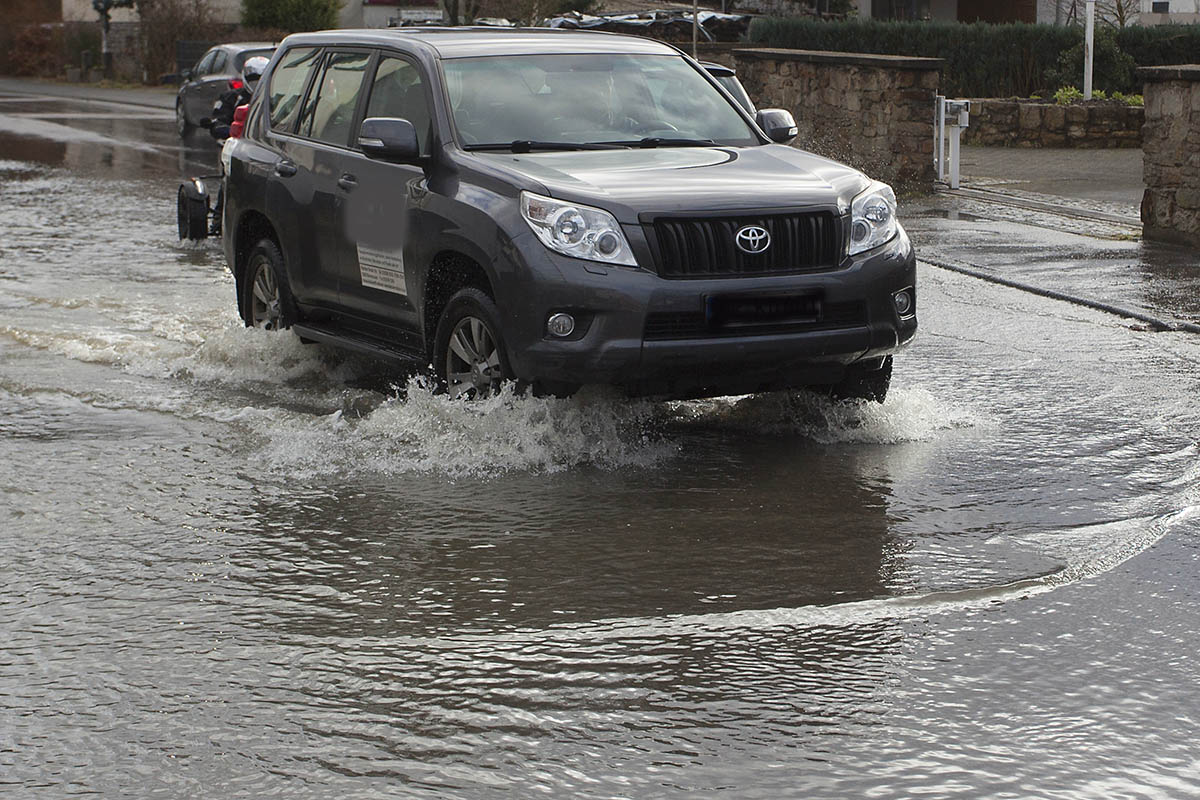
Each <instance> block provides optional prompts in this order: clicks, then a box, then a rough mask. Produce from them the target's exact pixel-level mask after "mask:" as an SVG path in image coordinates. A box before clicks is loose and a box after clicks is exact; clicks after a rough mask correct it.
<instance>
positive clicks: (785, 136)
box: [754, 108, 800, 144]
mask: <svg viewBox="0 0 1200 800" xmlns="http://www.w3.org/2000/svg"><path fill="white" fill-rule="evenodd" d="M754 121H755V122H756V123H758V127H760V128H762V131H763V133H765V134H766V135H767V138H768V139H770V140H771V141H772V142H776V143H777V144H788V143H789V142H791V141H792V139H795V138H796V135H797V134H798V133H800V129H799V128H797V127H796V118H795V117H793V116H792V112H790V111H788V110H786V109H783V108H764V109H761V110H760V111H759V112H758V113H757V114H755V115H754Z"/></svg>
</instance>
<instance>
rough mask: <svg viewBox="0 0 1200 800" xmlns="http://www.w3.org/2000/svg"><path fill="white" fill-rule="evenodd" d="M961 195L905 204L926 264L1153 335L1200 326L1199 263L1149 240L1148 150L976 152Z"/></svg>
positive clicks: (964, 159)
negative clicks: (1145, 221) (1143, 209)
mask: <svg viewBox="0 0 1200 800" xmlns="http://www.w3.org/2000/svg"><path fill="white" fill-rule="evenodd" d="M960 172H961V179H962V180H961V183H962V187H963V188H962V189H960V190H958V191H953V190H949V189H941V190H939V191H937V192H936V193H934V194H933V195H932V196H931V197H928V198H919V199H914V200H912V201H910V202H908V203H904V204H903V205H902V212H901V217H902V220H903V222H904V225H905V227H906V228H907V229H908V231H909V233H910V235H911V236H912V238H913V241H914V243H915V244H916V246H917V256H918V258H920V259H921V260H922V261H925V262H927V263H930V264H933V265H935V266H939V267H944V268H946V269H952V270H954V271H958V272H962V273H965V274H969V275H974V276H976V277H981V278H984V279H986V280H992V281H995V282H997V283H1004V284H1006V285H1010V286H1015V287H1017V288H1021V289H1024V290H1027V291H1033V292H1037V293H1040V294H1046V295H1048V296H1052V297H1058V298H1059V299H1064V300H1067V301H1069V302H1073V303H1078V304H1080V305H1087V306H1091V307H1093V308H1102V309H1104V310H1108V311H1113V312H1114V313H1118V314H1121V315H1122V316H1125V317H1127V318H1128V324H1131V325H1141V326H1144V327H1147V328H1148V329H1151V330H1170V329H1180V328H1184V329H1187V330H1191V331H1195V330H1197V329H1198V328H1197V325H1198V324H1200V257H1198V255H1197V253H1196V252H1195V251H1194V250H1191V249H1188V248H1183V247H1177V246H1172V245H1163V244H1157V243H1154V242H1144V241H1142V239H1141V233H1142V230H1141V221H1140V206H1141V198H1142V190H1143V185H1142V151H1141V150H1129V149H1112V150H1066V149H1053V150H1051V149H1042V150H1035V149H1024V148H1004V147H965V148H963V152H962V156H961V170H960Z"/></svg>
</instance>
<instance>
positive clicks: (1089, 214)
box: [934, 186, 1142, 231]
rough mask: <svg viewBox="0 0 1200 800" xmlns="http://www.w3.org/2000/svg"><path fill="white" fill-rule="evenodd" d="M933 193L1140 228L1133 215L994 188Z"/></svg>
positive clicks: (1140, 225) (944, 190)
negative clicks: (1048, 200)
mask: <svg viewBox="0 0 1200 800" xmlns="http://www.w3.org/2000/svg"><path fill="white" fill-rule="evenodd" d="M934 192H935V194H945V195H949V196H951V197H965V198H968V199H971V200H980V201H982V202H985V203H998V204H999V205H1003V206H1012V207H1014V208H1023V209H1026V210H1027V211H1042V212H1048V213H1051V214H1058V215H1060V216H1064V217H1074V218H1075V219H1083V220H1088V221H1090V222H1107V223H1109V224H1112V225H1123V226H1125V227H1129V228H1136V229H1137V230H1138V231H1141V229H1142V221H1141V220H1140V219H1136V218H1134V217H1127V216H1125V215H1123V214H1111V213H1109V212H1107V211H1098V210H1095V209H1090V208H1080V207H1078V206H1071V205H1065V204H1059V203H1050V202H1045V201H1041V200H1034V199H1032V198H1026V197H1017V196H1015V195H1011V194H1008V193H1006V192H1000V191H996V190H994V189H976V188H972V187H970V186H963V187H961V188H959V189H949V188H944V187H941V186H938V187H936V188H935V190H934Z"/></svg>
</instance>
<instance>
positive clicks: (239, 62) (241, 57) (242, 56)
mask: <svg viewBox="0 0 1200 800" xmlns="http://www.w3.org/2000/svg"><path fill="white" fill-rule="evenodd" d="M274 52H275V51H274V50H243V51H242V52H240V53H238V54H237V55H235V56H234V57H233V71H234V72H238V73H240V72H241V71H242V67H244V66H245V65H246V60H247V59H250V58H254V57H255V56H266V57H267V58H270V57H271V54H272V53H274Z"/></svg>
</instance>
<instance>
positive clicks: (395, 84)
mask: <svg viewBox="0 0 1200 800" xmlns="http://www.w3.org/2000/svg"><path fill="white" fill-rule="evenodd" d="M367 116H368V117H399V118H401V119H406V120H408V121H409V122H411V123H412V124H413V128H415V129H416V131H417V143H418V144H419V145H420V148H421V153H422V154H423V155H428V154H429V136H430V122H431V117H430V114H429V101H428V100H427V99H426V97H425V84H424V82H423V81H422V80H421V73H420V72H418V71H417V68H416V67H415V66H413V65H412V64H410V63H409V62H407V61H405V60H403V59H400V58H393V57H392V56H384V57H383V58H381V59H380V60H379V68H378V69H376V70H375V80H374V82H373V83H372V85H371V100H370V102H369V103H368V104H367Z"/></svg>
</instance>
